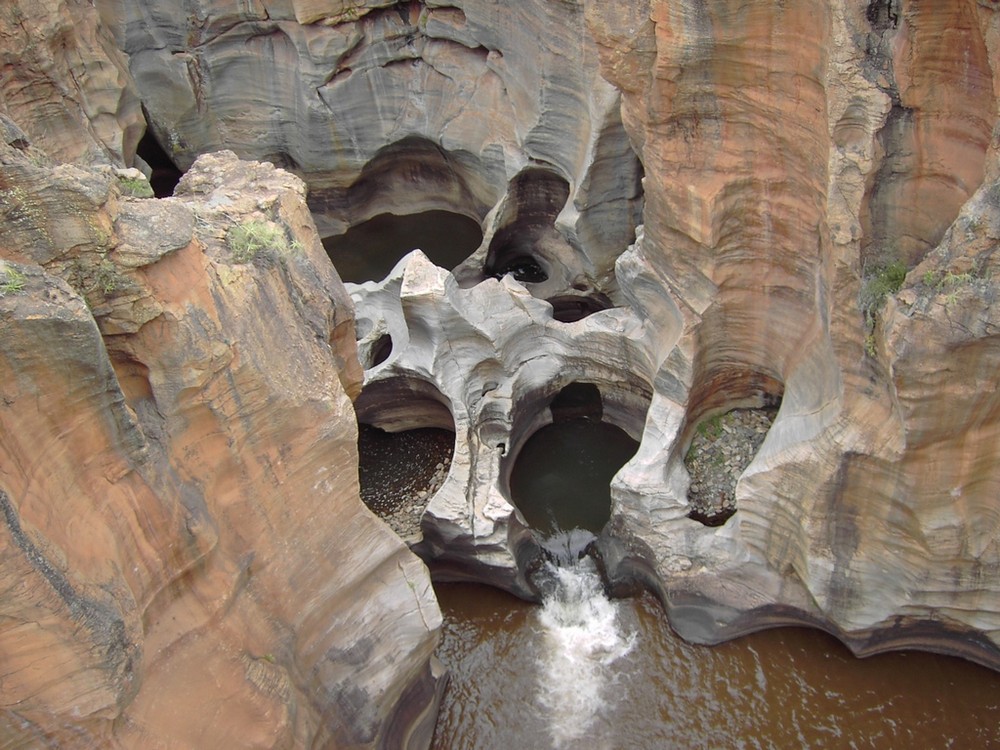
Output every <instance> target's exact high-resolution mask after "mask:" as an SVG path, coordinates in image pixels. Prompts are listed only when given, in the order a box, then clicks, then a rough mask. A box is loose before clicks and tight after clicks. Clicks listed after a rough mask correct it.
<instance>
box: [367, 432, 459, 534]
mask: <svg viewBox="0 0 1000 750" xmlns="http://www.w3.org/2000/svg"><path fill="white" fill-rule="evenodd" d="M454 450H455V433H453V432H451V431H449V430H442V429H437V428H430V427H427V428H421V429H417V430H407V431H405V432H395V433H389V432H385V431H383V430H380V429H378V428H376V427H371V426H370V425H364V424H362V425H359V426H358V453H359V457H360V461H359V466H358V477H359V479H360V481H361V499H362V500H363V501H364V503H365V505H367V506H368V507H369V508H370V509H371V510H372V511H373V512H374V513H376V514H377V515H378V516H379V517H380V518H382V519H383V520H385V521H386V522H387V523H388V524H389V526H390V527H392V530H393V531H395V532H396V533H397V534H399V536H401V537H402V538H403V539H405V540H408V541H409V540H410V539H415V538H417V537H419V534H420V517H421V516H422V515H423V512H424V509H425V508H426V507H427V503H428V502H429V501H430V499H431V496H432V495H433V494H434V493H435V492H437V491H438V490H439V489H440V488H441V485H442V484H444V480H445V477H447V476H448V470H449V469H450V468H451V456H452V453H453V452H454Z"/></svg>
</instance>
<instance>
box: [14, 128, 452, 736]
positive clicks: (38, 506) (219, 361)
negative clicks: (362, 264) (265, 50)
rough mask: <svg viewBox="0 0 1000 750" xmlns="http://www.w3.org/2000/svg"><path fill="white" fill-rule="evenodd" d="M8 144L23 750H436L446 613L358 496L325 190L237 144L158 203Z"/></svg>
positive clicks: (342, 308)
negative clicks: (309, 189)
mask: <svg viewBox="0 0 1000 750" xmlns="http://www.w3.org/2000/svg"><path fill="white" fill-rule="evenodd" d="M8 127H9V128H10V129H13V128H14V126H13V125H12V124H10V123H9V121H8ZM2 148H3V154H2V163H3V167H2V170H0V180H2V184H3V212H4V222H3V228H2V230H0V247H2V248H3V249H4V251H3V254H4V258H5V260H4V261H3V262H2V264H0V266H2V267H0V329H2V335H0V341H2V342H3V346H2V348H0V382H2V386H0V392H2V398H3V403H2V407H0V425H2V429H0V467H2V469H0V507H2V510H3V526H2V537H0V538H2V539H3V542H2V544H0V569H2V572H3V576H2V578H3V580H4V581H5V584H4V589H3V595H2V597H0V602H2V604H0V607H2V613H3V618H2V621H3V625H2V627H0V664H2V665H3V666H2V668H0V681H2V685H3V690H2V703H3V705H2V714H0V717H2V718H0V736H2V737H3V742H4V745H5V746H6V747H34V746H38V745H39V744H43V743H51V744H55V745H58V746H59V747H98V746H101V747H104V746H112V745H114V746H123V747H203V746H205V745H206V744H212V745H218V746H227V747H257V746H261V747H273V746H284V747H291V746H302V745H308V744H314V745H315V746H332V747H346V746H351V747H357V746H375V745H382V746H388V747H401V746H411V745H413V746H426V744H427V742H428V741H429V737H430V732H431V730H432V729H433V717H434V708H435V706H436V696H437V688H436V686H435V683H436V682H437V679H438V675H437V673H436V667H435V665H434V663H433V662H432V660H431V655H432V652H433V648H434V646H435V643H436V635H437V628H438V625H439V623H440V614H439V611H438V608H437V605H436V603H435V601H434V597H433V593H432V591H431V589H430V581H429V577H428V575H427V571H426V569H425V567H424V566H423V565H422V564H421V563H420V561H419V560H418V559H417V558H416V557H415V556H413V554H412V553H410V552H409V550H407V548H406V547H405V545H403V543H402V542H401V541H400V540H399V539H398V538H397V537H395V536H394V535H393V534H392V532H391V531H390V530H389V529H388V528H386V527H385V526H384V524H382V523H381V522H380V521H378V520H377V519H376V518H375V516H373V515H372V514H370V513H369V512H368V511H367V510H366V509H365V508H364V506H363V505H362V504H361V502H360V500H359V498H358V486H357V484H358V483H357V428H356V426H355V422H354V417H353V411H352V408H351V404H350V399H349V396H350V395H356V393H357V391H358V388H359V386H360V369H359V368H358V364H357V356H356V349H355V343H354V325H353V319H352V311H351V305H350V300H349V299H348V298H347V296H346V294H345V293H344V290H343V287H342V286H341V284H340V282H339V280H338V279H337V278H336V275H335V273H334V271H333V269H332V267H331V266H330V264H329V261H328V259H327V258H326V256H325V255H324V253H323V251H322V248H321V246H320V244H319V238H318V236H317V235H316V232H315V228H314V225H313V222H312V219H311V216H310V214H309V211H308V209H307V207H306V205H305V202H304V200H303V199H304V194H305V189H304V186H303V185H302V183H301V181H299V180H298V178H296V177H293V176H291V175H289V174H287V173H283V172H281V171H279V170H275V169H274V168H273V167H272V166H271V165H261V164H248V163H246V162H241V161H239V160H238V159H237V158H236V157H235V156H234V155H233V154H231V153H222V154H218V155H214V156H206V157H204V158H203V159H201V160H199V161H198V162H197V163H196V164H195V166H194V167H193V168H192V169H191V170H190V171H189V172H188V173H187V175H186V176H185V179H184V181H183V183H182V184H181V185H180V186H179V187H178V190H177V194H176V196H175V197H173V198H169V199H164V200H148V199H138V198H134V197H130V196H129V195H128V192H129V191H130V190H132V189H133V188H132V186H133V185H134V181H135V180H136V179H137V178H136V177H134V176H133V175H131V174H129V173H128V172H122V171H119V172H118V173H116V171H115V170H113V169H110V168H108V169H103V170H102V169H91V168H83V167H78V166H74V165H70V164H63V165H59V166H56V167H47V166H45V165H42V166H38V165H36V164H35V163H34V162H36V161H39V160H40V159H39V158H38V157H37V154H35V155H34V156H35V158H32V156H33V154H30V153H29V154H26V153H24V152H25V151H26V150H28V149H30V148H31V147H30V146H28V145H24V146H23V147H21V148H19V147H12V146H10V145H7V144H3V146H2ZM123 174H124V178H123V177H122V175H123ZM140 178H141V175H140ZM147 187H148V186H147ZM246 227H256V228H257V232H258V235H259V236H260V237H263V238H264V240H265V241H264V242H262V243H259V244H258V245H254V244H252V243H251V240H252V239H253V237H251V238H250V239H248V238H247V237H246V236H245V235H241V234H240V231H239V230H241V229H243V228H246ZM258 235H255V236H258ZM234 238H235V239H234ZM241 242H242V243H243V244H240V243H241ZM324 519H325V522H324Z"/></svg>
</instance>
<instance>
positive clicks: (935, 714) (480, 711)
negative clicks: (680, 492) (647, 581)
mask: <svg viewBox="0 0 1000 750" xmlns="http://www.w3.org/2000/svg"><path fill="white" fill-rule="evenodd" d="M634 450H635V443H634V441H632V440H631V439H630V438H629V437H628V436H627V435H626V434H625V433H624V432H622V431H621V430H619V429H618V428H616V427H613V426H611V425H608V424H605V423H602V422H600V421H594V420H588V419H579V418H573V419H568V420H566V421H561V422H556V423H553V424H551V425H548V426H547V427H544V428H542V429H540V430H538V431H537V432H536V433H535V434H534V435H532V437H531V438H529V440H528V441H527V442H526V443H525V445H524V446H523V448H522V450H521V453H520V454H519V455H518V457H517V459H516V462H515V465H514V469H513V471H512V476H511V495H512V497H513V499H514V502H515V504H516V505H517V506H518V507H519V508H520V509H521V510H522V514H523V515H524V516H525V517H526V519H527V520H528V521H529V523H531V525H532V526H533V527H534V528H536V529H538V531H539V536H540V537H542V539H543V545H544V546H545V547H546V548H547V549H549V550H550V551H551V553H552V557H553V561H554V562H553V563H552V564H548V565H547V566H546V567H545V568H544V569H543V570H542V571H541V574H542V577H543V579H544V580H543V581H542V583H543V585H542V590H543V592H544V601H543V603H542V605H541V606H536V605H532V604H528V603H525V602H522V601H520V600H518V599H515V598H513V597H511V596H509V595H507V594H504V593H501V592H498V591H495V590H492V589H489V588H487V587H484V586H475V585H470V584H438V585H437V587H436V590H437V594H438V599H439V601H440V603H441V606H442V610H443V612H444V616H445V626H444V635H443V639H442V642H441V645H440V648H439V651H438V656H439V658H440V659H441V660H442V662H444V664H445V665H446V666H447V667H448V669H449V670H450V672H451V682H450V684H449V686H448V688H447V691H446V693H445V696H444V705H443V707H442V710H441V713H440V717H439V721H438V725H437V732H436V735H435V739H434V745H433V746H434V748H436V749H437V750H446V749H447V750H451V749H453V748H476V749H477V750H489V749H491V748H497V749H498V750H499V748H512V747H525V748H553V749H555V750H564V749H565V748H588V749H594V750H646V749H647V748H648V749H652V748H727V749H728V748H737V749H743V748H746V749H748V750H749V749H750V748H879V749H881V748H918V747H919V748H987V747H1000V674H996V673H994V672H991V671H990V670H987V669H985V668H982V667H979V666H977V665H974V664H972V663H968V662H965V661H962V660H960V659H955V658H950V657H944V656H939V655H935V654H929V653H916V652H910V653H904V652H900V653H894V654H887V655H881V656H877V657H872V658H869V659H857V658H855V657H854V656H853V655H852V654H850V652H849V651H848V650H847V649H846V648H845V647H844V646H843V645H842V644H840V643H839V642H838V641H836V640H835V639H834V638H832V637H831V636H829V635H826V634H824V633H822V632H820V631H816V630H809V629H804V628H786V629H780V630H771V631H767V632H762V633H758V634H755V635H752V636H749V637H746V638H743V639H740V640H737V641H734V642H731V643H727V644H723V645H720V646H715V647H703V646H695V645H691V644H688V643H685V642H684V641H682V640H681V639H680V638H678V637H676V636H675V635H674V634H673V633H672V631H671V630H670V627H669V625H668V623H667V621H666V618H665V616H664V613H663V610H662V608H661V606H660V604H659V602H658V601H656V600H655V599H654V598H653V597H652V596H651V595H648V594H646V595H643V596H641V597H639V598H634V599H627V600H618V601H612V600H609V599H608V598H607V597H606V596H605V594H604V591H603V588H602V585H601V581H600V579H599V578H598V576H597V573H596V571H595V569H594V566H593V563H592V561H591V560H590V558H588V557H582V558H580V555H579V553H580V552H582V550H583V549H584V547H585V544H586V541H587V539H588V538H590V537H591V533H590V532H596V531H600V528H601V526H603V524H604V523H605V522H606V520H607V512H608V507H609V505H610V489H609V484H610V480H611V478H612V476H613V475H614V473H615V472H616V471H617V469H618V468H619V467H620V466H622V465H623V464H624V463H625V461H627V460H628V458H629V457H630V456H631V455H632V454H633V452H634ZM549 501H551V503H550V502H549ZM573 526H576V527H578V528H572V527H573ZM560 528H570V531H560V530H559V529H560Z"/></svg>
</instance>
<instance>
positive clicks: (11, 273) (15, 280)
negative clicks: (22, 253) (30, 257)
mask: <svg viewBox="0 0 1000 750" xmlns="http://www.w3.org/2000/svg"><path fill="white" fill-rule="evenodd" d="M24 282H25V278H24V274H23V273H21V272H20V271H18V270H17V269H16V268H11V267H10V266H7V267H6V268H4V269H3V276H2V277H0V297H3V296H5V295H8V294H18V293H19V292H23V291H24Z"/></svg>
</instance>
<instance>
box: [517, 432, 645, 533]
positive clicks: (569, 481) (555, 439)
mask: <svg viewBox="0 0 1000 750" xmlns="http://www.w3.org/2000/svg"><path fill="white" fill-rule="evenodd" d="M638 447H639V444H638V443H637V442H636V441H634V440H632V438H630V437H629V436H628V434H626V433H625V431H624V430H621V429H619V428H618V427H615V426H614V425H611V424H607V423H606V422H600V421H598V420H594V419H587V418H572V419H566V420H564V421H560V422H554V423H552V424H550V425H546V426H545V427H542V428H541V429H539V430H538V431H537V432H535V433H534V434H533V435H532V436H531V437H530V438H528V440H527V441H526V442H525V444H524V446H523V447H522V448H521V450H520V452H519V453H518V455H517V456H516V457H515V459H514V466H513V469H512V470H511V476H510V493H511V499H512V500H513V502H514V505H515V506H516V507H517V509H518V510H520V511H521V513H522V515H524V518H525V520H526V521H527V522H528V525H529V526H531V527H532V528H533V529H536V530H538V531H540V532H542V535H550V534H551V533H553V532H554V531H556V530H557V529H585V530H587V531H591V532H593V533H595V534H597V533H599V532H600V531H601V529H602V528H604V525H605V524H606V523H607V522H608V518H610V516H611V479H612V477H614V475H615V474H616V473H617V472H618V470H619V469H620V468H621V467H622V466H624V465H625V462H626V461H628V460H629V459H630V458H631V457H632V456H634V455H635V452H636V450H637V449H638Z"/></svg>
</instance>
